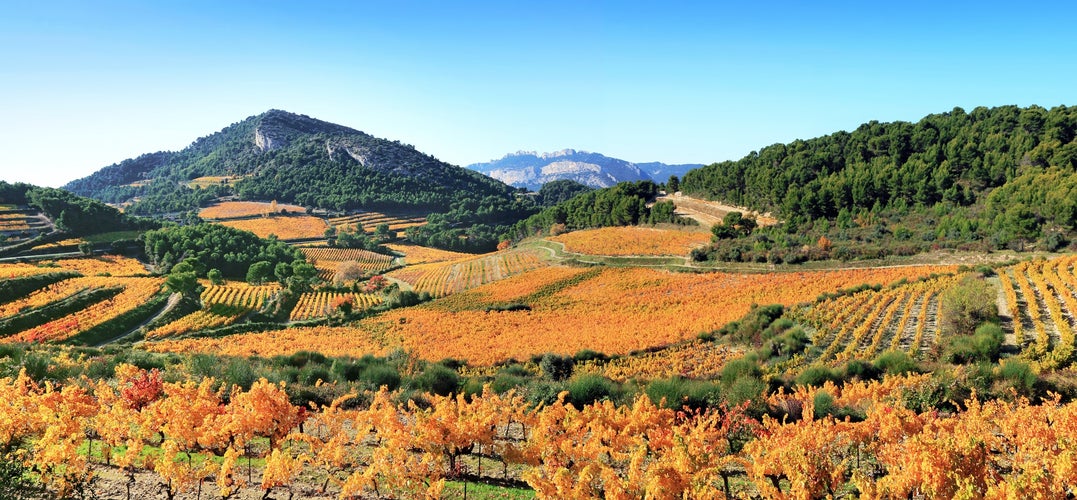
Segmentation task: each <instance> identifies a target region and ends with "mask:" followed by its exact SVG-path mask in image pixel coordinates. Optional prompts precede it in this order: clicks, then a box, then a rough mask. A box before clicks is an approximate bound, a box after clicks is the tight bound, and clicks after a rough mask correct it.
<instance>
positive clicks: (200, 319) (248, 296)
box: [146, 283, 280, 339]
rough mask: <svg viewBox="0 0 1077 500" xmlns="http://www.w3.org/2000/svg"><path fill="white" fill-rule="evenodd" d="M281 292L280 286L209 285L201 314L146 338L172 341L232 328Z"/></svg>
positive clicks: (155, 330) (201, 297)
mask: <svg viewBox="0 0 1077 500" xmlns="http://www.w3.org/2000/svg"><path fill="white" fill-rule="evenodd" d="M279 291H280V285H277V284H272V285H259V286H253V285H248V284H246V283H229V284H225V285H209V286H207V287H206V288H205V290H203V291H202V294H201V296H200V297H199V298H200V300H201V301H202V305H203V309H202V310H199V311H195V312H194V313H191V314H188V315H186V316H183V317H181V318H179V319H176V320H175V321H172V322H170V323H168V324H165V325H161V326H160V327H157V328H155V329H153V330H151V331H149V332H148V333H146V338H148V339H159V338H164V337H172V336H176V335H182V334H186V333H190V332H196V331H198V330H205V329H209V328H217V327H221V326H227V325H230V324H232V323H234V322H235V321H237V320H238V319H239V318H241V317H243V316H244V315H246V314H248V313H250V312H251V311H256V310H258V309H260V308H261V307H262V305H264V304H265V301H266V300H267V299H269V298H270V297H271V296H272V295H273V294H275V293H277V292H279Z"/></svg>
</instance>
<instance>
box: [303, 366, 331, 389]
mask: <svg viewBox="0 0 1077 500" xmlns="http://www.w3.org/2000/svg"><path fill="white" fill-rule="evenodd" d="M319 380H321V381H322V382H332V381H333V376H332V375H331V374H330V373H329V370H327V369H325V368H323V367H321V366H314V367H310V368H308V369H307V370H304V371H302V372H300V373H299V382H300V383H303V384H306V385H318V381H319Z"/></svg>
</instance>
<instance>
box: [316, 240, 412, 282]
mask: <svg viewBox="0 0 1077 500" xmlns="http://www.w3.org/2000/svg"><path fill="white" fill-rule="evenodd" d="M300 250H302V251H303V254H304V255H306V256H307V260H308V261H309V262H313V263H314V266H315V267H317V268H318V270H319V271H321V277H322V279H324V280H326V281H333V280H334V278H335V275H336V273H337V270H338V269H340V265H341V264H343V263H345V262H352V263H354V264H355V266H356V267H357V268H358V269H360V270H362V271H363V272H365V273H378V272H381V271H384V270H386V269H388V268H390V267H393V257H392V256H390V255H383V254H380V253H376V252H371V251H369V250H362V249H358V248H328V247H305V248H300Z"/></svg>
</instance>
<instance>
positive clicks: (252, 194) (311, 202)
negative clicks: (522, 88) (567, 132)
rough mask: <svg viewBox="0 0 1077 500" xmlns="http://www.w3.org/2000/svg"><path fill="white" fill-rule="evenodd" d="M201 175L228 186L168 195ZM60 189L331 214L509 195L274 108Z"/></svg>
mask: <svg viewBox="0 0 1077 500" xmlns="http://www.w3.org/2000/svg"><path fill="white" fill-rule="evenodd" d="M205 176H232V178H233V179H237V180H235V182H233V183H230V184H229V185H227V186H226V185H221V186H216V185H214V186H212V187H211V188H209V189H178V187H179V186H187V183H188V182H189V181H190V180H192V179H196V178H199V177H205ZM64 188H65V189H67V190H69V191H72V192H74V193H76V194H79V195H84V196H89V197H93V198H97V199H100V200H103V201H106V202H110V203H123V202H129V201H135V203H134V204H133V205H132V206H130V207H129V208H128V211H129V212H132V213H163V212H174V211H184V210H190V209H194V208H196V207H197V206H198V205H199V204H204V203H206V202H208V201H209V200H210V199H212V198H215V197H217V196H220V195H225V194H237V195H239V196H240V197H242V198H248V199H264V200H269V199H276V200H278V201H282V202H289V203H297V204H300V205H304V206H310V207H318V208H327V209H337V210H344V209H357V208H367V209H397V210H415V211H427V212H440V211H447V210H449V208H450V206H451V205H453V204H454V203H458V202H461V201H462V200H465V199H484V198H487V197H493V198H497V199H500V200H503V201H505V202H506V203H507V202H510V201H511V199H512V193H513V189H512V188H511V187H509V186H507V185H505V184H503V183H501V182H498V181H496V180H493V179H490V178H488V177H485V176H483V175H480V174H478V173H476V172H474V171H471V170H467V169H463V168H460V167H457V166H454V165H449V164H447V163H445V162H442V161H440V160H438V159H437V158H434V157H433V156H430V155H427V154H424V153H421V152H419V151H418V150H416V149H415V148H414V147H413V146H410V145H407V144H401V143H400V142H399V141H390V140H386V139H379V138H377V137H374V136H372V135H369V134H366V133H364V132H361V131H359V130H356V129H353V128H349V127H345V126H342V125H337V124H333V123H329V122H325V121H321V120H317V119H314V118H311V117H308V116H305V115H298V114H294V113H289V112H285V111H280V110H270V111H268V112H266V113H263V114H260V115H257V116H252V117H249V118H247V119H245V120H243V121H240V122H238V123H235V124H232V125H230V126H228V127H226V128H224V129H223V130H221V131H219V132H217V133H214V134H211V135H208V136H206V137H202V138H200V139H198V140H196V141H194V142H193V143H192V144H191V145H190V146H188V147H187V148H185V149H183V150H181V151H176V152H158V153H151V154H146V155H142V156H140V157H138V158H134V159H128V160H124V161H122V162H119V163H117V164H114V165H110V166H108V167H105V168H103V169H101V170H99V171H97V172H95V173H94V174H92V175H90V176H88V177H86V178H83V179H78V180H75V181H72V182H70V183H68V184H67V185H66V186H64ZM136 200H137V201H136Z"/></svg>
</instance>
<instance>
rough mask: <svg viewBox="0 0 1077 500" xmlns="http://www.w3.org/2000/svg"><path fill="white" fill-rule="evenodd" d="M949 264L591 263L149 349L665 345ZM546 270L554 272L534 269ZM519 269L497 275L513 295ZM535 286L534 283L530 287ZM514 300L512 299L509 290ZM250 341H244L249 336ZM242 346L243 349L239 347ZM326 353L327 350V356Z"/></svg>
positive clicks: (473, 356)
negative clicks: (745, 266) (757, 314)
mask: <svg viewBox="0 0 1077 500" xmlns="http://www.w3.org/2000/svg"><path fill="white" fill-rule="evenodd" d="M947 271H953V267H935V266H915V267H897V268H885V269H856V270H843V271H814V272H797V273H773V274H726V273H708V274H677V273H668V272H662V271H654V270H649V269H622V268H596V269H594V270H591V271H587V274H584V273H582V272H581V273H580V274H576V275H573V274H572V273H571V271H569V272H565V273H566V275H568V277H567V278H565V279H562V280H556V278H555V277H553V276H550V275H546V276H545V277H544V281H538V283H542V282H544V283H546V285H548V286H539V285H537V284H532V285H528V286H529V287H531V288H530V289H531V290H539V289H541V290H543V292H542V293H540V294H534V293H532V295H533V297H532V299H533V300H532V301H531V302H530V303H529V304H528V305H529V306H530V307H531V310H529V311H528V310H518V311H488V308H489V307H490V306H492V305H497V304H498V303H500V302H501V301H492V300H490V299H489V297H493V296H502V297H504V296H506V294H499V293H498V289H499V287H500V286H501V284H500V283H494V284H490V285H487V286H484V287H479V288H477V289H475V290H473V291H470V292H466V293H464V294H461V295H457V296H453V297H450V298H448V299H447V300H444V301H435V302H433V303H429V304H424V305H421V306H418V307H410V308H405V309H397V310H393V311H388V312H386V313H383V314H379V315H377V316H374V317H371V318H367V319H364V320H362V321H360V322H359V323H357V324H356V325H355V326H354V327H342V328H339V329H328V330H329V331H331V332H332V333H331V334H332V338H333V341H332V342H327V341H326V339H327V337H326V334H325V333H323V332H322V331H319V332H318V334H317V336H315V335H311V338H310V342H312V343H315V344H316V346H317V347H315V344H305V343H303V342H302V341H301V339H300V338H299V337H300V335H301V332H302V331H301V330H296V331H289V330H285V331H282V332H266V333H256V334H244V335H236V336H232V337H229V338H228V339H227V342H226V344H228V345H221V344H219V343H217V341H215V340H210V339H206V340H194V341H190V342H183V343H173V344H163V345H157V346H154V347H153V349H154V350H160V351H166V350H167V351H172V350H176V351H185V350H203V349H204V348H202V347H198V346H199V343H200V342H207V343H212V344H211V345H213V346H214V347H212V348H206V349H218V348H219V349H229V348H232V349H235V350H234V351H229V352H236V353H240V352H242V353H247V354H250V353H252V351H254V350H257V351H258V352H259V353H261V355H266V356H269V355H276V354H288V353H292V352H295V351H298V350H310V349H315V348H321V346H326V348H327V349H329V351H328V352H332V353H334V354H345V353H347V354H351V355H362V354H364V353H367V352H383V350H384V349H386V348H392V347H403V348H405V349H407V350H409V351H412V352H415V353H416V354H418V355H419V356H420V357H423V358H425V359H443V358H445V357H453V358H458V359H467V360H468V361H469V362H470V363H471V364H473V365H486V364H493V363H496V362H499V361H502V360H505V359H508V358H515V359H526V358H528V357H530V356H531V355H533V354H541V353H545V352H554V353H560V354H572V353H575V352H577V351H580V350H582V349H593V350H596V351H599V352H604V353H607V354H625V353H628V352H630V351H634V350H640V349H645V348H650V347H655V346H662V345H668V344H673V343H676V342H679V341H682V340H685V339H687V338H690V337H693V336H695V335H696V334H698V333H699V332H705V331H712V330H715V329H718V328H720V327H721V326H723V325H725V324H726V323H728V322H729V321H733V320H736V319H738V318H740V317H741V316H743V315H744V314H745V313H747V312H748V310H749V308H750V306H751V304H753V303H755V304H785V305H792V304H796V303H799V302H805V301H809V300H812V299H814V298H815V297H816V296H818V295H819V294H820V293H823V292H832V291H834V290H837V289H840V288H848V287H851V286H855V285H858V284H862V283H891V282H894V281H896V280H898V279H901V278H909V279H912V278H916V277H919V276H924V275H928V274H931V273H937V272H947ZM543 273H553V271H543ZM525 281H527V276H526V275H525V276H521V277H519V278H516V279H514V280H508V281H505V282H504V283H506V285H505V286H506V287H511V289H512V290H513V292H512V294H508V295H515V294H519V293H522V291H523V292H526V290H527V289H528V287H521V286H520V284H521V282H525ZM536 287H538V288H536ZM516 298H520V297H519V296H518V295H517V296H516ZM248 339H249V340H248ZM239 346H245V347H239ZM328 352H327V353H328Z"/></svg>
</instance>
